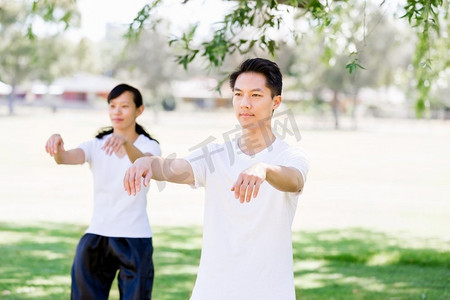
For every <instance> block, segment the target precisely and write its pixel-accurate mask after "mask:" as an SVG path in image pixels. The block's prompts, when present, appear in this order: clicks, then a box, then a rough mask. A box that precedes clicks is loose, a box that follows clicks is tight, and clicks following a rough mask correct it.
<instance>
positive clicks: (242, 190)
mask: <svg viewBox="0 0 450 300" xmlns="http://www.w3.org/2000/svg"><path fill="white" fill-rule="evenodd" d="M247 187H248V181H246V180H244V181H243V182H242V184H241V186H240V188H239V201H240V202H241V203H244V200H245V192H246V191H247Z"/></svg>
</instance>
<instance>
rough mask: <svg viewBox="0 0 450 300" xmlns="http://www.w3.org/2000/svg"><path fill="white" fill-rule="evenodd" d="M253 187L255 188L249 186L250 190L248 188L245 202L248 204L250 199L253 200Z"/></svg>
mask: <svg viewBox="0 0 450 300" xmlns="http://www.w3.org/2000/svg"><path fill="white" fill-rule="evenodd" d="M253 187H254V185H249V186H248V188H247V196H246V197H245V200H246V201H247V202H250V199H251V197H252V194H253Z"/></svg>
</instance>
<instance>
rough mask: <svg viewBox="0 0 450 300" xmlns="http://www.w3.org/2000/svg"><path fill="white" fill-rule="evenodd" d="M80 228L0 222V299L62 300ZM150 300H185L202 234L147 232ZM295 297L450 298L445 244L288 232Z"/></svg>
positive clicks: (352, 233)
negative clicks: (153, 274)
mask: <svg viewBox="0 0 450 300" xmlns="http://www.w3.org/2000/svg"><path fill="white" fill-rule="evenodd" d="M83 231H84V227H82V226H80V225H68V224H56V223H40V224H36V225H33V226H23V225H14V224H5V223H0V274H1V275H0V299H69V294H70V268H71V264H72V258H73V255H74V251H75V247H76V244H77V242H78V240H79V238H80V236H81V235H82V234H83ZM154 234H155V237H154V248H155V252H154V263H155V268H156V277H155V282H154V291H153V299H156V300H169V299H170V300H183V299H189V295H190V292H191V290H192V287H193V284H194V281H195V276H196V272H197V266H198V262H199V257H200V247H201V228H199V227H195V226H192V227H156V228H154ZM293 246H294V264H295V267H294V269H295V282H296V290H297V299H449V298H450V281H449V280H450V252H449V251H448V248H446V246H445V242H443V241H442V242H441V241H438V240H433V241H430V240H426V239H424V240H416V241H414V244H410V242H408V241H407V240H405V239H403V237H402V236H395V235H387V234H385V233H377V232H370V231H367V230H366V229H346V230H340V231H337V230H336V231H330V230H323V231H317V232H303V231H302V232H298V231H295V232H294V233H293ZM118 298H119V297H118V291H117V283H113V288H112V291H111V299H118Z"/></svg>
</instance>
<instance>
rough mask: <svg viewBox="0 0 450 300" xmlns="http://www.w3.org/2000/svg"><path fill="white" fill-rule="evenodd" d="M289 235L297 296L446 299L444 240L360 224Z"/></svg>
mask: <svg viewBox="0 0 450 300" xmlns="http://www.w3.org/2000/svg"><path fill="white" fill-rule="evenodd" d="M293 240H294V241H293V247H294V262H295V268H294V271H295V280H296V289H297V298H299V299H450V252H449V251H448V245H447V247H443V249H436V248H427V247H426V245H427V244H429V241H426V240H423V241H414V243H411V242H409V241H407V240H403V239H402V238H400V237H395V236H391V235H388V234H385V233H379V232H371V231H368V230H362V229H351V230H343V231H334V230H333V231H319V232H306V233H305V232H301V233H299V232H296V233H294V234H293ZM411 244H413V245H414V246H411ZM441 244H444V243H443V242H442V243H441Z"/></svg>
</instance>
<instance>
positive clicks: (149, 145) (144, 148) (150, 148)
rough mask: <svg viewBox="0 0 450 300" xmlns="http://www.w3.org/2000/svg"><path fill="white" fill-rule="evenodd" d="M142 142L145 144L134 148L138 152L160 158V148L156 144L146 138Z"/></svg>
mask: <svg viewBox="0 0 450 300" xmlns="http://www.w3.org/2000/svg"><path fill="white" fill-rule="evenodd" d="M143 141H145V142H142V143H139V144H137V145H136V148H138V149H139V151H141V152H142V153H150V154H152V155H154V156H161V147H160V146H159V144H158V142H156V141H155V140H151V139H149V138H147V137H145V138H144V139H143Z"/></svg>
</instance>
